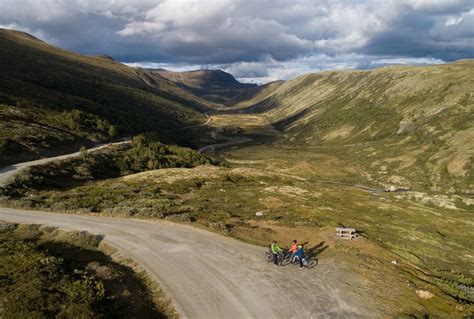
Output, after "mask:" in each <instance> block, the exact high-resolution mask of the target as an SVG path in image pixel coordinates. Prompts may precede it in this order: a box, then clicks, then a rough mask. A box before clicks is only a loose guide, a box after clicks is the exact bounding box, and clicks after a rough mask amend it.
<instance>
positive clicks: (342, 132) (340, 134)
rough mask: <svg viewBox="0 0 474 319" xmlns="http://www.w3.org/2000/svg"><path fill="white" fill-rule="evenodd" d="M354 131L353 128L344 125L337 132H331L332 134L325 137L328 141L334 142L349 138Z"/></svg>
mask: <svg viewBox="0 0 474 319" xmlns="http://www.w3.org/2000/svg"><path fill="white" fill-rule="evenodd" d="M353 129H354V127H353V126H350V125H344V126H341V127H340V128H338V129H337V130H334V131H331V132H330V133H328V134H326V135H325V136H324V139H325V140H326V141H330V140H334V139H337V138H343V137H347V136H349V135H350V134H351V132H352V130H353Z"/></svg>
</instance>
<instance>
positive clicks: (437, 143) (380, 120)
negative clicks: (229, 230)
mask: <svg viewBox="0 0 474 319" xmlns="http://www.w3.org/2000/svg"><path fill="white" fill-rule="evenodd" d="M473 89H474V61H472V60H464V61H459V62H455V63H450V64H444V65H437V66H428V67H398V66H397V67H387V68H381V69H375V70H369V71H328V72H321V73H314V74H308V75H304V76H301V77H298V78H296V79H294V80H292V81H288V82H286V83H284V84H282V85H279V86H278V87H276V88H275V89H274V90H273V91H272V92H271V93H268V92H267V94H265V95H260V96H257V97H256V98H253V100H251V102H252V103H250V104H252V107H251V108H250V112H254V113H261V114H262V115H264V116H265V117H266V118H267V119H268V120H269V121H270V122H272V123H273V124H274V126H275V127H277V128H278V129H280V130H281V131H282V132H283V133H284V136H285V138H284V140H280V142H281V143H283V144H291V145H293V146H295V147H297V148H299V149H304V150H307V151H309V150H316V151H317V152H319V153H322V154H328V155H334V156H336V157H337V158H338V159H339V160H342V161H344V162H345V163H346V164H347V165H343V167H344V166H358V167H357V170H358V171H357V174H356V175H357V178H358V179H359V181H368V182H369V183H372V185H374V186H381V187H383V188H387V189H392V190H396V189H414V190H431V191H439V192H446V191H448V192H450V193H463V194H472V193H473V192H474V170H473V169H472V161H473V155H474V95H473V93H472V92H473ZM245 103H247V105H248V104H249V102H248V101H247V102H245Z"/></svg>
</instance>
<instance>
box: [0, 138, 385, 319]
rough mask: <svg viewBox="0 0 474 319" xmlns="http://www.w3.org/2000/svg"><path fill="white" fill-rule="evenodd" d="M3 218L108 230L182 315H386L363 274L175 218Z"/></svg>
mask: <svg viewBox="0 0 474 319" xmlns="http://www.w3.org/2000/svg"><path fill="white" fill-rule="evenodd" d="M101 147H104V146H101ZM98 148H100V147H98ZM98 148H95V149H98ZM77 155H78V153H75V154H70V155H65V156H58V157H55V158H49V159H42V160H38V161H33V162H28V163H21V164H16V165H12V166H10V167H6V168H4V169H2V170H1V171H0V186H1V184H2V183H3V182H5V181H6V180H7V179H8V178H10V177H11V176H12V175H13V174H14V173H16V172H18V171H19V170H21V169H22V168H25V167H28V166H31V165H36V164H42V163H46V162H48V161H52V160H57V159H64V158H67V157H70V156H77ZM0 220H5V221H9V222H16V223H26V224H31V223H35V224H44V225H48V226H56V227H61V228H63V229H69V230H87V231H89V232H91V233H94V234H102V235H103V236H104V240H105V241H106V242H108V243H110V244H112V245H113V246H115V247H116V248H118V249H119V250H120V251H121V252H122V253H123V254H125V255H127V256H129V257H131V258H132V259H134V260H135V261H136V262H137V263H139V264H140V265H141V266H142V267H143V268H144V269H146V270H147V271H148V273H149V274H150V276H152V277H153V278H154V279H155V280H157V282H158V283H159V284H160V285H161V286H162V287H163V288H164V290H165V292H166V293H167V294H168V296H169V297H170V298H171V300H172V302H173V304H174V306H175V307H176V309H177V311H178V313H179V314H180V316H181V317H182V318H206V319H208V318H348V317H351V318H354V317H364V318H367V317H371V316H372V317H377V316H378V315H377V313H376V312H374V309H373V308H372V307H371V306H370V305H369V304H367V302H366V301H367V300H370V297H369V296H362V297H361V296H359V295H356V294H355V293H351V292H348V290H347V287H348V285H350V286H352V288H351V289H349V290H350V291H354V290H357V289H354V287H357V286H358V283H357V279H355V278H353V276H351V274H348V273H345V272H343V271H341V270H340V269H338V265H337V264H335V263H333V262H332V261H328V260H324V259H322V260H320V262H319V264H318V266H317V267H316V268H315V269H311V270H308V269H304V270H299V269H297V268H295V267H293V266H287V267H277V266H273V265H272V264H269V263H267V262H265V261H264V258H263V256H264V252H265V248H263V247H258V246H253V245H249V244H246V243H243V242H239V241H237V240H234V239H231V238H228V237H224V236H220V235H217V234H214V233H210V232H207V231H204V230H200V229H196V228H193V227H190V226H184V225H178V224H172V223H167V222H152V221H139V220H131V219H120V218H105V217H94V216H90V215H87V216H85V215H72V214H71V215H64V214H57V213H47V212H40V211H27V210H14V209H9V208H1V207H0Z"/></svg>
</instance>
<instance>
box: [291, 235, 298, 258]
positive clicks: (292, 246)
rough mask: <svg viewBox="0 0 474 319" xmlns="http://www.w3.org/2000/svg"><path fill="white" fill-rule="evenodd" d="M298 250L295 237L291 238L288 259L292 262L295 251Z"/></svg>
mask: <svg viewBox="0 0 474 319" xmlns="http://www.w3.org/2000/svg"><path fill="white" fill-rule="evenodd" d="M297 250H298V241H297V240H296V239H295V240H293V244H292V245H291V248H290V253H291V255H290V261H291V262H293V258H295V255H296V251H297Z"/></svg>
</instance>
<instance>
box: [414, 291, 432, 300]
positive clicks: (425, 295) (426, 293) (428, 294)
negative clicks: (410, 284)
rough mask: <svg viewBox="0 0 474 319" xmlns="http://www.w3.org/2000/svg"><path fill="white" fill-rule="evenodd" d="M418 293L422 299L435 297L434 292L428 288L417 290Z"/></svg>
mask: <svg viewBox="0 0 474 319" xmlns="http://www.w3.org/2000/svg"><path fill="white" fill-rule="evenodd" d="M416 294H417V295H418V297H420V298H421V299H431V298H433V297H434V294H433V293H432V292H430V291H428V290H417V291H416Z"/></svg>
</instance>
